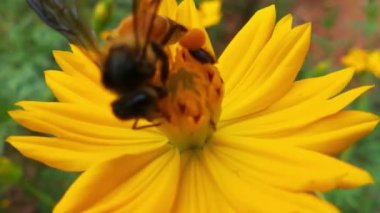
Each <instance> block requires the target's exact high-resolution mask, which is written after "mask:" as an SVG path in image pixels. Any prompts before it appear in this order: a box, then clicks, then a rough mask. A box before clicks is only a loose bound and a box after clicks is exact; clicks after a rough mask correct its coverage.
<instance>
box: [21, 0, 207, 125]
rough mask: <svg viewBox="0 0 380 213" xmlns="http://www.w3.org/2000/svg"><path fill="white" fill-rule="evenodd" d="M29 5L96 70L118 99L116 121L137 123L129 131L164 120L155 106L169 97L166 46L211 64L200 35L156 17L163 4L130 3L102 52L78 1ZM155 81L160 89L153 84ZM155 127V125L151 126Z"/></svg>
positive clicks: (41, 0) (43, 0)
mask: <svg viewBox="0 0 380 213" xmlns="http://www.w3.org/2000/svg"><path fill="white" fill-rule="evenodd" d="M27 2H28V4H29V6H30V7H31V8H32V9H33V10H34V11H35V12H36V14H37V15H38V16H39V17H40V18H41V19H42V20H43V21H44V22H45V23H46V24H47V25H49V26H50V27H51V28H53V29H55V30H56V31H58V32H59V33H61V34H62V35H63V36H64V37H65V38H66V39H67V40H68V41H69V42H70V43H72V44H74V45H76V46H78V47H79V48H80V49H81V50H82V51H83V52H84V53H86V54H87V55H88V56H89V57H90V58H91V59H92V60H93V61H94V63H96V64H97V65H98V66H99V68H100V70H101V71H102V83H103V85H104V86H105V87H106V88H107V89H109V90H111V91H113V92H115V93H116V94H117V95H118V99H117V100H115V101H114V102H113V103H112V104H111V106H112V111H113V113H114V115H115V116H116V117H117V118H119V119H122V120H128V119H135V122H134V124H133V127H132V128H133V129H138V128H144V127H147V126H143V127H138V126H137V122H138V119H140V118H144V119H146V120H148V121H153V120H154V119H155V118H158V117H161V116H163V115H162V114H161V112H160V110H159V109H158V101H159V100H160V99H162V98H165V97H166V96H167V89H166V81H167V79H168V75H169V61H168V55H167V54H166V52H165V49H164V48H165V47H166V46H167V45H169V44H173V43H175V42H179V43H180V44H181V45H182V46H183V47H185V48H187V49H188V50H189V52H190V54H191V55H192V56H193V57H194V58H195V59H197V60H198V61H199V62H200V63H214V62H215V59H214V57H213V56H212V55H211V54H209V53H208V52H207V51H206V50H205V49H203V48H202V46H203V44H204V35H203V34H202V33H199V30H198V32H197V29H190V30H189V29H187V28H186V27H184V26H183V25H181V24H179V23H177V22H175V21H173V20H171V19H169V18H167V17H163V16H160V15H158V14H157V11H158V8H159V5H160V3H161V0H133V15H132V16H129V17H126V18H125V19H124V20H122V21H121V23H120V25H119V27H118V28H117V29H116V30H115V32H114V33H112V34H111V35H110V36H109V38H108V39H107V41H106V44H105V45H103V46H100V45H99V44H98V43H97V38H96V36H95V33H94V31H93V29H91V27H89V25H88V24H87V23H86V22H85V21H83V19H82V17H81V14H80V10H79V7H78V1H76V0H27ZM202 36H203V37H202ZM158 64H159V65H160V66H159V68H158V69H157V65H158ZM158 70H159V71H160V73H157V72H158ZM156 75H158V76H159V78H160V84H154V83H152V78H153V77H154V76H156ZM156 125H159V123H157V124H152V125H149V126H156Z"/></svg>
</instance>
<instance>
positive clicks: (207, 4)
mask: <svg viewBox="0 0 380 213" xmlns="http://www.w3.org/2000/svg"><path fill="white" fill-rule="evenodd" d="M221 10H222V1H221V0H202V1H201V3H200V4H199V14H200V16H201V21H202V24H203V26H205V27H210V26H213V25H216V24H218V23H219V22H220V19H221V18H222V12H221Z"/></svg>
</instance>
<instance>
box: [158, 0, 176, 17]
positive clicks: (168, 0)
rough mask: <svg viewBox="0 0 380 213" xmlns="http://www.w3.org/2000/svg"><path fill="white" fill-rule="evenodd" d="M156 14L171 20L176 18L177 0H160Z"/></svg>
mask: <svg viewBox="0 0 380 213" xmlns="http://www.w3.org/2000/svg"><path fill="white" fill-rule="evenodd" d="M158 14H160V15H161V16H165V17H168V18H170V19H172V20H175V19H176V14H177V2H176V0H165V1H161V5H160V8H159V10H158Z"/></svg>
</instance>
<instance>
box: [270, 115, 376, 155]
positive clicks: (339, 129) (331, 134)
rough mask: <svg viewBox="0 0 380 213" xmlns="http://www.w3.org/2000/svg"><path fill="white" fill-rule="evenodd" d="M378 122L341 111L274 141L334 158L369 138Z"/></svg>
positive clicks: (366, 116) (371, 116)
mask: <svg viewBox="0 0 380 213" xmlns="http://www.w3.org/2000/svg"><path fill="white" fill-rule="evenodd" d="M378 122H379V117H378V116H376V115H373V114H370V113H365V112H361V111H343V112H339V113H337V114H335V115H332V116H329V117H326V118H324V119H322V120H319V121H317V122H315V123H313V124H311V125H309V126H307V127H305V128H302V129H300V130H299V131H298V132H297V133H290V134H289V135H288V136H283V137H281V139H280V140H279V138H273V141H274V140H278V141H279V142H280V143H282V144H288V145H295V146H299V147H303V148H306V149H310V150H314V151H318V152H322V153H325V154H330V155H336V154H338V153H340V152H341V151H343V150H345V149H347V148H348V147H349V146H351V145H352V144H353V143H355V142H357V141H359V139H361V138H363V137H364V136H366V135H367V134H369V133H370V132H371V131H372V130H373V129H374V128H375V127H376V126H377V124H378Z"/></svg>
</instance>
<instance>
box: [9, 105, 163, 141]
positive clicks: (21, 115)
mask: <svg viewBox="0 0 380 213" xmlns="http://www.w3.org/2000/svg"><path fill="white" fill-rule="evenodd" d="M89 109H91V108H90V107H89ZM9 114H10V115H11V117H12V118H13V119H14V120H16V121H17V122H19V123H20V124H21V125H23V126H25V127H26V128H29V129H31V130H32V131H36V132H41V133H46V134H50V135H55V136H57V137H60V138H62V139H68V140H73V141H82V142H85V143H90V144H101V145H105V144H114V145H127V144H138V143H142V144H143V143H151V142H152V141H163V140H164V136H163V135H161V134H159V133H158V132H155V131H144V130H133V129H131V128H130V126H129V125H128V126H126V127H125V128H122V127H121V126H118V127H117V126H116V127H115V126H107V125H104V124H102V122H101V121H100V122H97V123H93V122H91V121H86V120H78V119H77V118H76V117H72V116H71V117H67V116H63V115H61V114H59V113H55V112H49V111H43V110H42V111H37V110H34V111H33V110H32V111H22V110H15V111H11V112H9Z"/></svg>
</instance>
